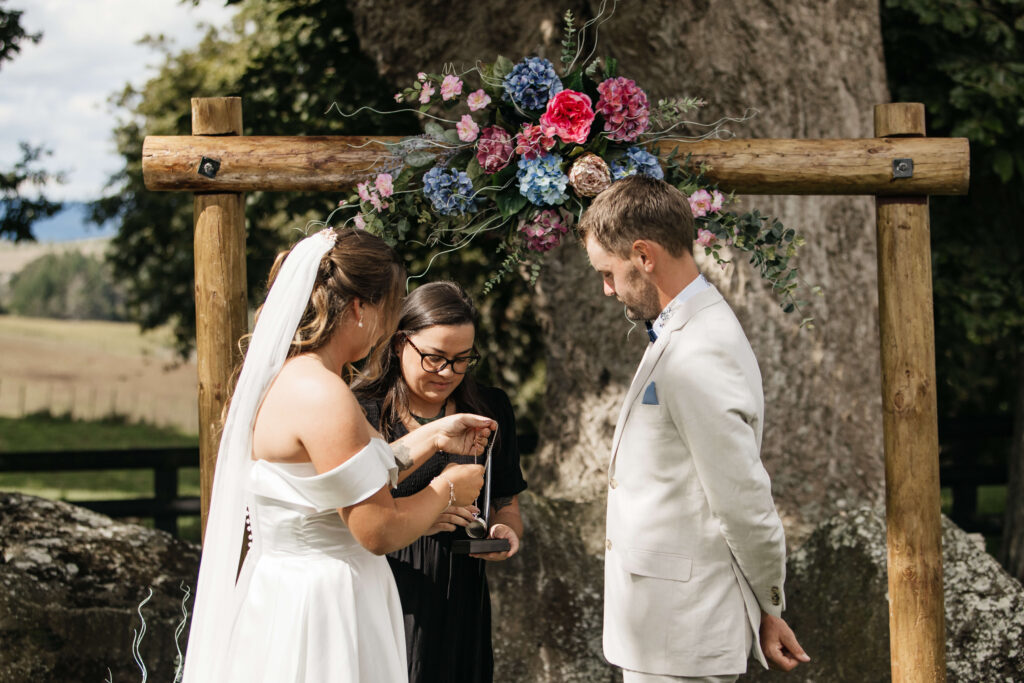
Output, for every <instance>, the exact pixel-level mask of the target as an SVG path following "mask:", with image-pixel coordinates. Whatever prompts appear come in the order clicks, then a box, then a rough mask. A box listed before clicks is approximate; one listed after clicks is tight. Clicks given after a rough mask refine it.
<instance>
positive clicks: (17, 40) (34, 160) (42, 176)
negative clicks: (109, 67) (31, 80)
mask: <svg viewBox="0 0 1024 683" xmlns="http://www.w3.org/2000/svg"><path fill="white" fill-rule="evenodd" d="M5 1H6V0H0V65H2V64H3V63H4V62H5V61H9V60H11V59H13V58H14V56H15V55H17V54H18V53H19V52H20V51H21V44H22V43H23V42H25V41H26V40H27V41H29V42H32V43H38V42H39V40H40V39H41V38H42V34H41V33H28V32H27V31H25V29H24V27H23V26H22V25H21V15H22V14H23V12H22V11H21V10H8V9H4V8H3V4H4V2H5ZM20 146H21V159H20V160H19V161H18V162H16V163H15V164H14V167H13V168H11V170H9V171H6V170H2V169H0V238H4V237H6V238H8V239H13V240H14V241H16V242H19V241H21V240H27V239H32V224H33V223H34V222H35V221H37V220H39V219H40V218H45V217H46V216H52V215H53V214H55V213H57V212H58V211H60V207H61V205H60V204H59V203H57V202H52V201H50V200H48V199H47V198H46V197H45V196H44V195H43V194H42V193H41V192H39V190H41V189H42V188H43V187H44V186H45V185H46V184H47V183H48V182H50V181H51V180H53V181H57V182H60V181H62V180H63V178H62V177H61V175H60V174H55V173H51V172H49V171H46V170H45V169H43V168H41V167H40V166H39V165H38V161H39V159H40V158H41V157H42V156H44V155H46V154H49V152H47V151H46V150H45V149H44V148H42V147H32V146H31V145H29V144H27V143H24V142H22V143H20ZM28 188H36V190H37V191H36V192H34V193H33V195H34V197H33V198H29V197H25V196H23V195H22V193H23V192H24V191H25V190H26V189H28Z"/></svg>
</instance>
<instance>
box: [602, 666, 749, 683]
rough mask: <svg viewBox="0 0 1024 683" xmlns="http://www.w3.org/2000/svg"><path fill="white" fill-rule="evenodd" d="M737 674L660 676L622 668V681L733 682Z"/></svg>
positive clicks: (660, 682)
mask: <svg viewBox="0 0 1024 683" xmlns="http://www.w3.org/2000/svg"><path fill="white" fill-rule="evenodd" d="M737 678H739V674H732V675H731V676H697V677H692V676H662V675H660V674H645V673H641V672H639V671H629V670H627V669H623V670H622V683H733V682H734V681H735V680H736V679H737Z"/></svg>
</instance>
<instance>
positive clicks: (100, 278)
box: [8, 251, 124, 320]
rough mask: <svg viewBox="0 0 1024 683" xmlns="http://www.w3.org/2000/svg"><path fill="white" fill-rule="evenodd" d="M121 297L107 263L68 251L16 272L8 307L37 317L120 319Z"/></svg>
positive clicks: (11, 284) (39, 260) (29, 264)
mask: <svg viewBox="0 0 1024 683" xmlns="http://www.w3.org/2000/svg"><path fill="white" fill-rule="evenodd" d="M123 299H124V297H123V295H122V294H121V292H120V289H119V288H118V287H117V286H116V285H115V284H114V280H113V276H112V275H111V272H110V268H109V266H107V265H106V264H105V263H104V262H103V261H101V260H100V259H97V258H94V257H91V256H86V255H84V254H82V253H81V252H77V251H69V252H64V253H61V254H47V255H45V256H41V257H39V258H37V259H35V260H34V261H32V262H30V263H28V264H27V265H26V266H25V267H24V268H22V269H21V271H19V272H18V273H16V274H15V275H14V277H12V278H11V282H10V296H9V301H8V308H9V309H10V311H11V312H12V313H15V314H17V315H25V316H32V317H36V318H62V319H72V320H123V319H124V316H123V308H124V306H123Z"/></svg>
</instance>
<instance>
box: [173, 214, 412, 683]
mask: <svg viewBox="0 0 1024 683" xmlns="http://www.w3.org/2000/svg"><path fill="white" fill-rule="evenodd" d="M336 240H337V235H336V234H335V233H334V231H333V230H331V229H327V230H322V231H320V232H318V233H316V234H314V235H311V236H309V237H307V238H305V239H303V240H301V241H299V242H298V243H297V244H296V245H295V246H294V248H293V249H292V251H291V253H290V254H289V255H288V257H287V258H286V259H285V261H284V264H283V265H282V266H281V270H280V272H279V273H278V275H277V278H276V279H275V280H274V284H273V286H272V287H271V288H270V292H269V293H268V294H267V299H266V301H265V303H264V305H263V308H262V312H261V313H260V315H259V317H258V319H257V321H256V325H255V329H254V330H253V334H252V337H251V338H250V341H249V348H248V350H247V351H246V354H245V362H244V364H243V366H242V371H241V373H240V374H239V378H238V384H237V385H236V387H235V391H234V393H233V395H232V398H231V407H230V410H229V411H228V416H227V420H226V421H225V424H224V429H223V434H222V436H221V441H220V447H219V449H218V451H217V466H216V473H215V475H214V479H213V493H212V496H211V500H210V508H209V516H208V519H207V522H206V530H205V534H204V536H203V555H202V559H201V561H200V565H199V581H198V588H197V592H196V603H195V612H194V614H193V616H192V625H191V628H190V629H189V639H188V650H187V652H186V654H185V663H184V673H183V676H184V678H183V681H184V683H225V681H232V682H236V681H237V682H242V681H244V682H245V683H260V682H264V683H393V682H398V681H403V682H404V681H408V674H407V672H406V664H405V634H404V626H403V623H402V610H401V605H400V602H399V597H398V591H397V589H396V588H395V583H394V579H393V578H392V574H391V570H390V569H389V567H388V563H387V560H386V559H385V558H384V557H378V556H376V555H373V554H372V553H370V552H369V551H368V550H366V549H365V548H363V547H362V546H360V545H359V543H358V541H356V539H355V538H353V536H352V534H351V532H350V531H349V530H348V527H346V526H345V523H344V522H343V521H342V519H341V517H340V516H339V515H338V511H337V508H340V507H346V506H349V505H353V504H355V503H358V502H359V501H361V500H365V499H366V498H368V497H370V496H371V495H373V494H374V493H376V492H377V491H379V490H380V489H381V487H383V486H385V485H387V484H389V483H390V484H391V485H392V486H393V485H394V483H395V480H396V477H397V473H398V468H397V466H396V465H395V457H394V453H393V452H392V450H391V448H390V447H389V446H388V445H387V444H386V443H385V442H383V441H382V440H380V439H372V440H371V441H370V443H369V444H368V445H367V446H366V447H365V448H363V449H362V450H361V451H359V452H358V453H356V454H355V455H353V456H352V457H351V458H349V459H348V460H346V461H345V462H343V463H342V464H341V465H339V466H338V467H336V468H334V469H333V470H331V471H329V472H324V473H323V474H317V473H316V471H315V469H314V468H313V465H312V463H298V464H290V465H288V464H278V463H270V462H267V461H263V460H258V461H253V460H252V453H253V443H252V441H253V425H254V424H255V420H256V414H257V412H258V411H259V407H260V404H261V403H262V402H263V398H264V397H265V396H266V393H267V390H268V389H269V387H270V385H271V383H272V382H273V380H274V378H275V377H276V376H277V374H278V372H280V370H281V368H282V367H284V363H285V361H286V360H287V358H288V350H289V347H290V344H291V343H292V340H293V338H294V336H295V331H296V329H297V328H298V325H299V321H300V320H301V317H302V314H303V311H305V309H306V305H307V303H308V302H309V298H310V294H311V292H312V290H313V284H314V282H315V280H316V276H317V271H318V269H319V266H320V262H321V260H322V258H323V256H324V255H325V254H326V253H327V252H328V251H329V250H330V249H332V248H333V247H334V245H335V243H336ZM246 515H248V516H249V518H250V520H251V529H250V533H249V543H250V547H249V552H248V553H247V555H246V559H245V562H244V563H243V566H242V568H241V570H239V567H238V558H239V556H240V554H241V550H242V541H243V538H242V531H243V529H244V526H245V520H246Z"/></svg>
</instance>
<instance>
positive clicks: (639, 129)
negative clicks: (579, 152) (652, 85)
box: [594, 76, 651, 142]
mask: <svg viewBox="0 0 1024 683" xmlns="http://www.w3.org/2000/svg"><path fill="white" fill-rule="evenodd" d="M597 91H598V92H599V93H601V97H600V98H599V99H598V100H597V106H596V107H594V108H595V109H596V110H597V113H599V114H600V115H601V116H603V117H604V130H605V132H606V133H608V137H609V138H611V139H612V140H618V141H620V142H633V141H634V140H636V139H637V138H638V137H639V136H640V134H641V133H643V132H644V131H645V130H647V128H648V127H649V126H650V124H651V120H650V105H649V104H648V102H647V95H646V94H645V93H644V91H643V90H641V89H640V88H638V87H637V85H636V82H635V81H632V80H630V79H628V78H622V77H621V76H620V77H618V78H609V79H607V80H605V81H603V82H602V83H600V84H599V85H598V86H597Z"/></svg>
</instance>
